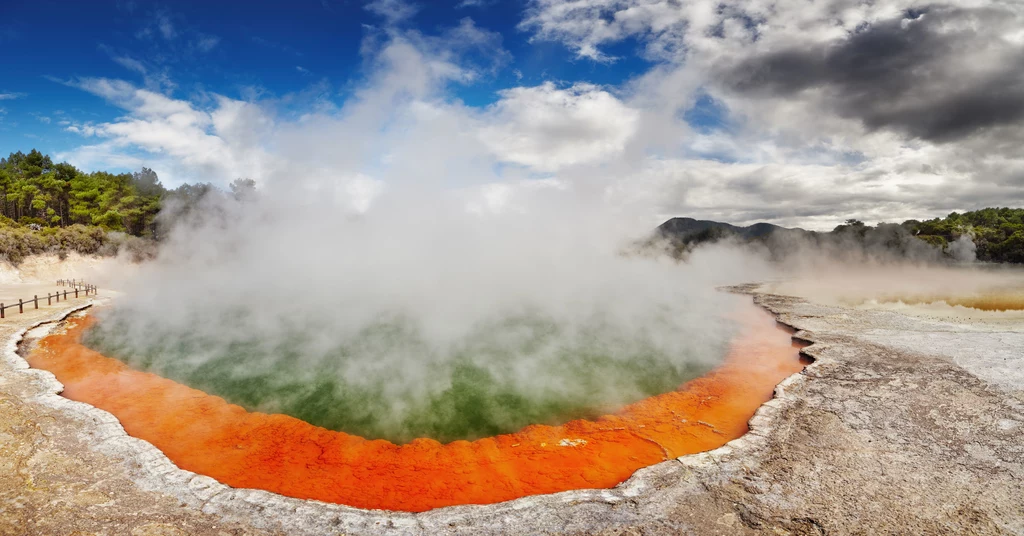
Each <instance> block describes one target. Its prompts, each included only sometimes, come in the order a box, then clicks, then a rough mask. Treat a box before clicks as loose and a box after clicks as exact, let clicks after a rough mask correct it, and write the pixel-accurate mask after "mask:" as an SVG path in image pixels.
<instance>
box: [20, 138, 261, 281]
mask: <svg viewBox="0 0 1024 536" xmlns="http://www.w3.org/2000/svg"><path fill="white" fill-rule="evenodd" d="M238 187H245V188H252V187H253V182H252V181H249V180H245V179H239V180H237V181H236V182H235V183H234V184H233V185H232V189H233V190H234V189H235V188H238ZM215 190H216V188H214V187H213V186H212V185H210V184H202V183H201V184H185V185H182V186H179V187H178V188H175V189H173V190H168V189H166V188H164V186H163V185H162V184H160V179H159V177H157V174H156V172H154V171H153V170H151V169H147V168H142V170H141V171H138V172H135V173H119V174H115V173H109V172H106V171H94V172H88V173H87V172H84V171H82V170H79V169H77V168H76V167H74V166H72V165H71V164H68V163H54V162H53V160H52V159H51V158H50V157H49V156H47V155H44V154H42V153H40V152H39V151H37V150H34V149H33V150H32V151H30V152H28V153H27V154H26V153H22V152H21V151H19V152H16V153H11V154H10V156H8V157H7V158H0V195H2V196H3V197H2V199H0V258H3V259H6V260H8V261H10V262H14V263H17V262H20V261H21V259H23V258H24V257H25V256H27V255H31V254H35V253H44V252H54V253H59V254H65V253H67V252H69V251H77V252H79V253H83V254H97V253H98V254H113V253H115V252H116V251H117V250H118V249H121V248H126V247H127V248H129V249H130V250H132V252H133V253H134V254H135V255H136V256H145V255H146V254H147V251H151V250H152V245H153V240H152V239H156V238H159V234H160V228H159V225H158V221H157V218H156V216H157V214H158V213H159V212H160V209H161V207H163V206H164V205H166V204H167V202H168V201H169V200H171V199H178V200H180V201H181V203H182V204H183V205H185V206H190V205H193V204H194V203H195V202H196V201H197V200H198V199H199V198H201V197H202V196H204V195H205V194H207V193H208V192H210V191H215Z"/></svg>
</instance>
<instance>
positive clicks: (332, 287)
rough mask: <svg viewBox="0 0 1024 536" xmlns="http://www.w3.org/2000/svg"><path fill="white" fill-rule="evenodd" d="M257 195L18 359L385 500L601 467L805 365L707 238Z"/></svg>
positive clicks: (185, 432)
mask: <svg viewBox="0 0 1024 536" xmlns="http://www.w3.org/2000/svg"><path fill="white" fill-rule="evenodd" d="M224 210H226V211H230V210H232V209H231V207H228V208H225V209H224ZM266 214H267V213H266V212H261V211H259V210H250V211H248V212H239V213H237V214H227V215H226V217H224V218H222V219H218V220H217V221H212V222H210V221H206V222H194V223H192V224H191V225H183V226H180V227H179V228H178V229H177V230H176V231H175V233H174V234H173V235H172V236H171V237H170V238H169V239H168V241H167V242H168V243H167V245H166V246H165V247H164V249H163V250H162V252H161V254H160V258H158V259H157V260H156V261H154V262H151V263H148V264H145V265H143V266H142V267H141V268H140V269H139V273H138V274H137V275H136V276H134V277H132V278H131V279H130V280H127V281H126V282H125V284H124V293H123V295H122V296H120V297H118V298H116V299H114V300H113V301H112V303H110V304H108V305H106V306H103V307H101V308H99V309H98V310H96V311H94V312H91V313H90V314H89V315H88V316H77V317H72V318H70V319H69V320H68V321H67V322H66V323H65V325H64V328H63V329H61V330H57V331H54V332H53V333H52V334H51V335H50V336H48V337H46V338H45V339H43V340H42V341H40V343H39V344H38V346H37V348H36V350H35V351H34V352H33V353H32V355H31V356H30V357H29V361H30V364H31V365H32V366H34V367H38V368H42V369H46V370H49V371H51V372H53V373H54V374H55V375H56V377H57V379H58V380H59V381H60V382H62V383H63V384H64V386H65V390H64V392H63V395H64V396H66V397H68V398H71V399H74V400H79V401H82V402H86V403H88V404H91V405H93V406H96V407H98V408H101V409H104V410H106V411H109V412H110V413H112V414H113V415H114V416H116V417H117V418H118V419H119V420H120V422H121V423H122V424H123V426H124V428H125V430H126V431H127V432H128V433H129V434H130V435H132V436H135V437H138V438H141V439H144V440H146V441H148V442H150V443H152V444H153V445H155V446H156V447H157V448H159V449H160V450H161V451H163V452H164V453H165V454H166V455H167V456H168V457H169V458H170V459H171V460H172V461H173V462H174V463H175V464H177V465H178V466H179V467H181V468H183V469H186V470H189V471H193V472H196V473H200V474H204V475H208V476H211V477H213V478H215V479H217V480H218V481H221V482H223V483H225V484H228V485H230V486H234V487H242V488H259V489H264V490H269V491H272V492H276V493H280V494H283V495H287V496H291V497H298V498H305V499H317V500H321V501H329V502H336V503H341V504H346V505H351V506H355V507H361V508H377V509H390V510H403V511H424V510H428V509H432V508H437V507H443V506H450V505H459V504H487V503H494V502H499V501H505V500H510V499H514V498H518V497H523V496H527V495H533V494H541V493H552V492H558V491H564V490H570V489H578V488H602V487H604V488H607V487H613V486H615V485H617V484H619V483H621V482H623V481H624V480H625V479H627V478H628V477H629V476H630V475H631V474H632V473H633V472H635V471H636V470H637V469H640V468H642V467H645V466H649V465H652V464H655V463H658V462H661V461H664V460H667V459H671V458H673V457H678V456H681V455H684V454H688V453H695V452H701V451H706V450H710V449H713V448H716V447H718V446H721V445H723V444H725V443H726V442H728V441H730V440H731V439H734V438H737V437H739V436H741V435H742V434H744V433H745V432H746V431H747V421H748V420H749V419H750V417H751V416H752V415H753V413H754V412H755V411H756V409H757V408H758V407H759V406H760V405H761V404H762V403H764V402H765V401H767V400H769V399H770V398H771V396H772V392H773V389H774V387H775V386H776V385H777V384H778V383H779V382H780V381H781V380H783V379H784V378H786V377H787V376H789V375H791V374H794V373H796V372H798V371H800V370H801V369H802V368H803V366H804V365H805V363H802V362H801V358H800V356H799V350H798V346H797V344H796V343H794V342H793V341H792V339H791V336H790V333H789V332H787V331H786V330H785V329H783V328H781V327H780V326H778V325H777V324H776V323H775V321H774V320H773V318H772V317H771V316H770V315H768V314H767V313H766V312H764V311H762V310H760V309H758V308H756V307H755V306H754V305H753V304H752V303H751V302H750V299H749V298H747V297H742V296H738V295H731V294H728V293H726V292H721V291H717V290H715V285H716V284H717V282H718V281H717V279H716V278H718V277H720V276H722V275H723V271H724V272H728V271H729V270H730V269H735V267H736V266H739V265H742V263H741V262H738V261H739V259H737V258H730V257H728V255H725V256H724V257H723V256H721V255H720V254H716V253H713V252H709V253H707V254H704V255H703V256H702V255H696V256H695V257H694V258H691V259H690V261H689V262H688V263H687V264H679V263H677V262H674V261H671V260H669V259H667V258H660V257H650V256H643V255H631V254H625V253H623V251H622V248H621V247H620V246H619V245H617V244H616V243H615V241H609V240H607V237H602V238H601V239H600V240H598V239H596V238H594V237H595V236H597V235H596V234H595V233H594V232H593V229H587V232H583V233H581V232H573V233H560V232H556V231H552V229H553V228H555V227H551V226H548V225H546V222H545V221H544V220H542V219H536V218H530V219H529V221H527V222H524V221H523V219H522V218H519V219H517V220H516V221H515V222H514V224H509V222H507V221H505V220H503V219H502V218H494V219H491V220H488V224H487V226H481V225H479V224H478V222H477V224H474V225H467V221H466V220H462V219H459V220H458V221H448V222H445V221H442V222H438V223H436V224H431V225H429V226H422V228H417V227H416V226H413V228H404V229H403V230H402V232H401V233H399V234H396V233H394V228H393V226H392V227H390V228H389V227H388V226H386V225H378V224H379V223H380V221H377V220H375V217H374V216H373V215H371V214H367V215H365V216H363V217H361V218H358V219H354V220H352V219H348V220H344V221H339V222H337V223H336V224H335V225H332V226H330V227H328V228H323V226H322V225H321V226H320V227H317V226H309V227H304V226H303V225H304V222H301V221H300V222H291V223H289V224H283V223H281V222H280V221H277V222H275V221H274V220H273V219H272V218H267V217H266ZM381 217H382V218H386V215H385V216H381ZM261 218H262V219H261ZM474 221H475V220H474ZM239 222H241V223H242V224H241V225H240V224H239ZM319 223H321V224H322V223H323V222H322V221H320V222H319ZM563 227H564V226H563ZM297 229H302V230H303V232H302V233H298V232H297ZM311 235H312V236H311ZM538 237H543V239H539V238H538ZM298 239H302V240H304V241H308V242H306V243H304V244H301V245H300V244H297V243H296V241H297V240H298ZM328 246H329V247H328ZM286 251H301V252H302V254H301V255H298V254H295V255H284V254H278V253H276V252H286ZM733 275H735V274H733Z"/></svg>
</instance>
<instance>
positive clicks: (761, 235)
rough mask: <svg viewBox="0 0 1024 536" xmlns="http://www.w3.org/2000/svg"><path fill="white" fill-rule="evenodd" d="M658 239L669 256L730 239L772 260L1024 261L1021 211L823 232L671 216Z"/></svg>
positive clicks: (850, 224)
mask: <svg viewBox="0 0 1024 536" xmlns="http://www.w3.org/2000/svg"><path fill="white" fill-rule="evenodd" d="M656 236H657V237H660V238H661V239H664V240H667V241H668V243H669V244H670V247H671V249H672V250H673V251H672V252H673V253H675V254H678V255H681V254H684V253H686V252H687V251H689V250H691V249H692V248H694V247H696V246H697V245H699V244H703V243H708V242H717V241H719V240H725V239H732V240H737V241H739V242H741V243H743V242H747V243H759V244H762V245H764V246H765V247H767V248H768V250H769V251H770V252H771V253H772V255H773V256H774V257H783V256H786V255H789V254H794V253H800V251H798V250H801V248H804V249H803V252H806V248H808V247H813V248H816V249H818V250H826V251H828V252H829V253H831V254H836V255H840V256H843V257H850V256H851V255H852V256H857V255H860V256H861V257H865V256H867V257H872V258H876V259H877V258H890V259H893V258H913V259H917V260H933V259H939V260H941V259H953V260H974V259H975V258H976V259H977V260H979V261H986V262H1004V263H1015V264H1021V263H1024V209H1016V208H985V209H981V210H975V211H971V212H965V213H963V214H960V213H957V212H953V213H951V214H949V215H948V216H946V217H945V218H934V219H931V220H925V221H918V220H907V221H905V222H903V223H899V224H896V223H880V224H878V225H876V226H870V225H865V224H864V223H863V222H860V221H858V220H847V221H846V223H844V224H842V225H839V226H837V227H836V228H835V229H833V230H831V231H827V232H816V231H805V230H803V229H799V228H795V229H790V228H786V227H780V226H778V225H773V224H770V223H755V224H753V225H750V226H747V227H740V226H737V225H732V224H729V223H723V222H717V221H710V220H695V219H693V218H672V219H670V220H668V221H666V222H665V223H663V224H661V225H659V226H658V229H657V232H656Z"/></svg>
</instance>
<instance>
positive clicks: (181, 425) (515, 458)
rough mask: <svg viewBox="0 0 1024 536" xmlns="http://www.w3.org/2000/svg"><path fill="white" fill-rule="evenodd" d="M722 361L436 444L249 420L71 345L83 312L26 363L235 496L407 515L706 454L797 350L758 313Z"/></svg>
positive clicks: (790, 364)
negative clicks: (552, 415)
mask: <svg viewBox="0 0 1024 536" xmlns="http://www.w3.org/2000/svg"><path fill="white" fill-rule="evenodd" d="M741 320H742V322H743V324H744V326H745V328H744V331H743V333H742V334H741V336H740V337H739V338H738V339H737V340H735V341H734V342H733V344H732V345H731V347H730V351H729V354H728V356H727V358H726V360H725V361H724V363H723V364H722V365H721V366H719V367H718V368H716V369H715V370H714V371H712V372H710V373H709V374H707V375H705V376H704V377H701V378H698V379H695V380H693V381H690V382H688V383H686V384H685V385H683V386H682V387H680V389H679V390H678V391H674V392H671V393H665V394H662V395H658V396H654V397H651V398H647V399H645V400H641V401H640V402H636V403H634V404H630V405H628V406H626V407H624V408H623V409H622V410H621V411H619V412H618V413H616V414H614V415H607V416H604V417H600V418H598V419H596V420H593V421H586V420H576V421H571V422H568V423H566V424H564V425H561V426H541V425H533V426H528V427H526V428H524V429H522V430H521V431H519V432H516V433H513V434H505V435H499V436H495V437H488V438H483V439H479V440H476V441H472V442H470V441H455V442H452V443H449V444H447V445H442V444H441V443H439V442H437V441H434V440H432V439H416V440H414V441H412V442H410V443H408V444H405V445H395V444H393V443H391V442H389V441H384V440H368V439H364V438H362V437H358V436H353V435H349V434H345V433H342V432H335V431H332V430H326V429H324V428H319V427H316V426H313V425H311V424H308V423H306V422H303V421H300V420H298V419H295V418H292V417H288V416H286V415H268V414H264V413H255V412H249V411H246V410H245V409H243V408H242V407H240V406H237V405H234V404H229V403H227V402H226V401H225V400H224V399H222V398H219V397H216V396H211V395H208V394H206V393H203V392H202V391H198V390H195V389H192V388H189V387H186V386H184V385H181V384H178V383H175V382H173V381H171V380H168V379H165V378H161V377H160V376H157V375H155V374H151V373H146V372H140V371H137V370H132V369H130V368H128V367H127V366H126V365H125V364H124V363H122V362H121V361H118V360H116V359H111V358H108V357H105V356H103V355H101V354H99V353H98V352H95V351H93V350H90V349H88V348H86V347H85V346H83V345H82V344H81V343H80V339H81V336H82V333H83V332H84V331H85V330H86V329H87V328H88V326H89V325H90V324H91V323H92V319H91V318H90V317H86V318H80V319H71V320H69V321H68V330H67V332H66V333H62V334H54V335H51V336H49V337H46V338H45V339H43V340H42V341H40V343H39V345H38V347H37V349H36V350H35V351H34V352H33V353H32V354H31V355H30V356H29V359H28V361H29V364H30V365H31V366H33V367H36V368H40V369H45V370H48V371H50V372H52V373H53V374H55V375H56V377H57V379H58V380H59V381H60V382H61V383H63V384H64V386H65V389H64V392H63V395H64V396H66V397H67V398H70V399H72V400H78V401H81V402H85V403H88V404H90V405H93V406H95V407H97V408H101V409H104V410H106V411H108V412H110V413H112V414H113V415H114V416H116V417H117V418H118V419H119V420H120V421H121V424H122V425H123V426H124V428H125V430H126V431H127V432H128V433H129V434H130V435H132V436H134V437H138V438H141V439H145V440H146V441H148V442H150V443H152V444H153V445H155V446H156V447H157V448H158V449H160V450H161V451H163V452H164V453H165V454H166V455H167V457H168V458H170V459H171V460H172V461H173V462H174V463H175V464H177V465H178V466H179V467H181V468H182V469H186V470H189V471H193V472H196V473H199V474H203V475H208V476H211V477H213V478H215V479H217V480H218V481H220V482H223V483H225V484H228V485H230V486H234V487H238V488H259V489H264V490H268V491H273V492H275V493H280V494H282V495H287V496H290V497H298V498H302V499H317V500H320V501H327V502H334V503H341V504H347V505H350V506H355V507H359V508H376V509H387V510H403V511H409V512H421V511H424V510H429V509H431V508H438V507H442V506H451V505H459V504H488V503H496V502H500V501H507V500H510V499H515V498H518V497H523V496H526V495H534V494H540V493H553V492H558V491H566V490H571V489H580V488H610V487H614V486H615V485H617V484H619V483H620V482H622V481H624V480H626V479H627V478H629V476H630V475H632V474H633V472H634V471H636V470H637V469H640V468H642V467H646V466H649V465H653V464H655V463H658V462H661V461H663V460H667V459H670V458H674V457H678V456H682V455H684V454H692V453H696V452H703V451H707V450H711V449H714V448H716V447H719V446H721V445H723V444H725V443H726V442H728V441H730V440H732V439H735V438H737V437H739V436H741V435H743V434H744V433H745V432H746V431H747V421H748V420H749V419H750V417H751V416H752V415H753V414H754V412H755V411H756V410H757V408H758V407H759V406H760V405H761V404H763V403H764V402H766V401H767V400H769V399H770V398H771V397H772V392H773V390H774V387H775V385H777V384H778V383H779V382H780V381H782V380H783V379H784V378H786V377H787V376H789V375H791V374H794V373H796V372H799V371H800V370H802V368H803V366H804V364H803V363H802V362H801V360H800V358H799V356H798V348H799V345H798V344H797V343H795V342H793V341H792V340H791V338H790V335H789V333H788V332H787V331H785V330H783V329H781V328H779V327H778V326H777V325H776V324H775V322H774V320H773V319H772V318H771V316H770V315H768V314H767V313H764V312H763V311H759V310H758V311H756V312H750V313H745V314H743V315H742V319H741Z"/></svg>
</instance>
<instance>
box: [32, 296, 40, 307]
mask: <svg viewBox="0 0 1024 536" xmlns="http://www.w3.org/2000/svg"><path fill="white" fill-rule="evenodd" d="M32 301H33V302H35V304H36V309H38V308H39V295H38V294H35V295H33V296H32Z"/></svg>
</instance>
